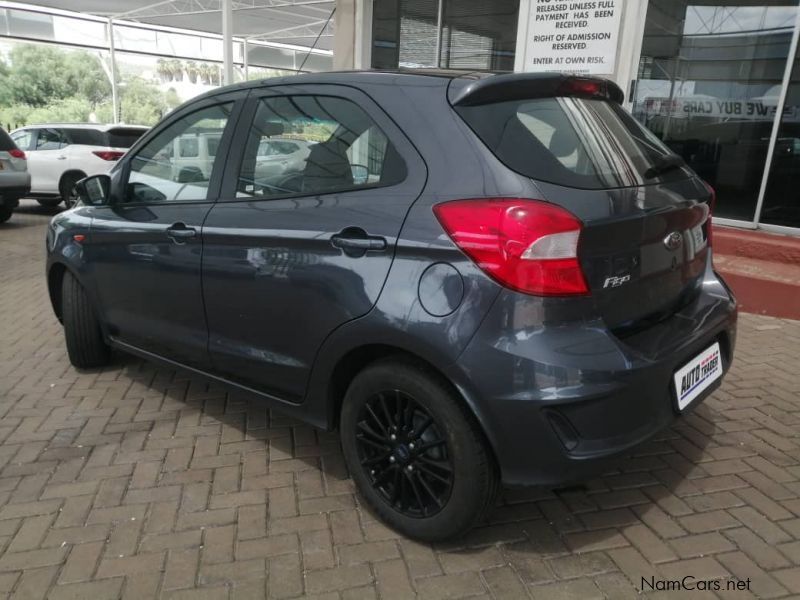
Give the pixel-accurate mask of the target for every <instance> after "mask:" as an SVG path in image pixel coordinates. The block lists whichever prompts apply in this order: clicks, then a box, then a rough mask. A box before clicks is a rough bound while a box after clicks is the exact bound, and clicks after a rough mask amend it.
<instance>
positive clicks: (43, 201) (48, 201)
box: [36, 198, 61, 208]
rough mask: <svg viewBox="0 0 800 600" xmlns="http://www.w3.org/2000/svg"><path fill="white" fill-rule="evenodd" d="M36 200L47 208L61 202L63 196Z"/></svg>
mask: <svg viewBox="0 0 800 600" xmlns="http://www.w3.org/2000/svg"><path fill="white" fill-rule="evenodd" d="M36 201H37V202H38V203H39V204H41V205H42V206H44V207H45V208H55V207H56V206H58V205H59V204H61V198H37V199H36Z"/></svg>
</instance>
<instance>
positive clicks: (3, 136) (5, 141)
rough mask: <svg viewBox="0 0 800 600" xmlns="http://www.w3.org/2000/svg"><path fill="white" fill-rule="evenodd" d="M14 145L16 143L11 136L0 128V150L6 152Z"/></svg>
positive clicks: (14, 146)
mask: <svg viewBox="0 0 800 600" xmlns="http://www.w3.org/2000/svg"><path fill="white" fill-rule="evenodd" d="M16 147H17V145H16V144H15V143H14V140H12V139H11V136H10V135H8V134H7V133H6V132H5V131H4V130H3V129H0V151H2V152H8V151H9V150H13V149H14V148H16Z"/></svg>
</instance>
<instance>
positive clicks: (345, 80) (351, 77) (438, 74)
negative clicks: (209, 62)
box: [190, 68, 501, 102]
mask: <svg viewBox="0 0 800 600" xmlns="http://www.w3.org/2000/svg"><path fill="white" fill-rule="evenodd" d="M499 74H501V72H500V71H498V72H487V71H470V70H465V69H434V68H427V69H403V68H401V69H370V70H356V71H325V72H320V73H300V74H295V75H285V76H281V77H269V78H266V79H254V80H251V81H243V82H241V83H236V84H233V85H228V86H224V87H220V88H216V89H214V90H211V91H209V92H206V93H205V94H201V95H200V96H196V97H195V98H193V99H192V100H199V99H201V98H210V97H213V96H217V95H220V94H225V93H228V92H232V91H236V90H249V89H256V88H261V87H269V86H273V85H286V84H313V83H328V84H334V83H338V84H341V85H347V84H351V85H352V84H358V83H373V82H376V81H380V80H395V81H396V79H397V77H398V76H399V77H403V78H404V79H405V78H408V79H409V81H408V83H411V80H412V79H417V80H423V79H431V78H435V79H441V80H444V81H442V83H443V85H446V83H447V82H449V81H450V80H452V79H461V78H465V79H483V78H485V77H491V76H493V75H499ZM190 102H191V101H190Z"/></svg>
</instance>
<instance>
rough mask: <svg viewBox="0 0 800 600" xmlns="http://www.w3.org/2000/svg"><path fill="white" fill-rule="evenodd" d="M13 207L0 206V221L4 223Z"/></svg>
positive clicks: (9, 216)
mask: <svg viewBox="0 0 800 600" xmlns="http://www.w3.org/2000/svg"><path fill="white" fill-rule="evenodd" d="M13 212H14V209H13V208H11V207H10V206H0V223H5V222H6V221H8V220H9V219H10V218H11V214H12V213H13Z"/></svg>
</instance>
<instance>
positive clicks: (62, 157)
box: [56, 156, 67, 160]
mask: <svg viewBox="0 0 800 600" xmlns="http://www.w3.org/2000/svg"><path fill="white" fill-rule="evenodd" d="M56 160H67V157H66V156H56Z"/></svg>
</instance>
